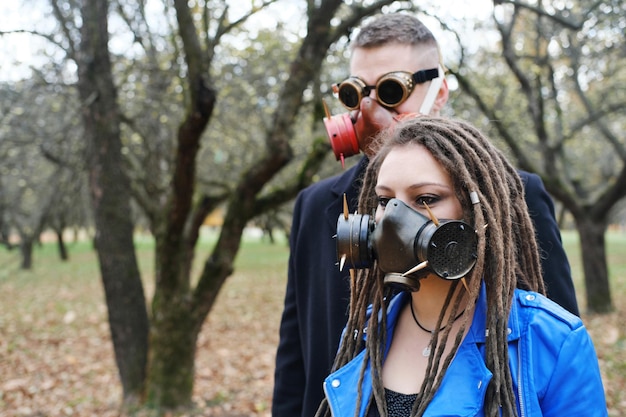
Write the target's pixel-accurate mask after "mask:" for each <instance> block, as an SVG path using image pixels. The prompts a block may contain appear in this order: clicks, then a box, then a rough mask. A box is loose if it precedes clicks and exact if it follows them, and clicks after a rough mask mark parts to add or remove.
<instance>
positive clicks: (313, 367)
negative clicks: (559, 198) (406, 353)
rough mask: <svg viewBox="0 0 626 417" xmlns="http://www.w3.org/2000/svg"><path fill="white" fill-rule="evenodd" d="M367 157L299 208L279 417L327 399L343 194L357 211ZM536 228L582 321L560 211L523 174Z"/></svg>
mask: <svg viewBox="0 0 626 417" xmlns="http://www.w3.org/2000/svg"><path fill="white" fill-rule="evenodd" d="M366 166H367V159H366V158H362V159H361V161H360V162H359V163H358V164H357V165H356V166H354V167H352V168H351V169H349V170H347V171H346V172H344V173H343V174H341V175H339V176H336V177H332V178H328V179H325V180H323V181H320V182H318V183H316V184H313V185H311V186H310V187H308V188H307V189H305V190H303V191H302V192H301V193H300V194H299V196H298V198H297V200H296V204H295V208H294V215H293V223H292V228H291V236H290V248H291V253H290V257H289V270H288V280H287V292H286V294H285V309H284V311H283V316H282V321H281V325H280V342H279V345H278V351H277V354H276V370H275V380H274V397H273V400H272V416H273V417H298V416H301V417H313V416H314V415H315V412H316V410H317V408H318V406H319V404H320V402H321V401H322V399H323V397H324V393H323V390H322V381H323V380H324V378H325V377H326V376H327V375H328V374H329V373H330V370H331V367H332V364H333V360H334V358H335V354H336V352H337V349H338V345H339V338H340V336H341V332H342V330H343V327H344V325H345V323H346V320H347V317H348V300H349V297H350V295H349V294H350V293H349V288H350V280H349V270H348V268H344V270H343V272H340V271H339V268H338V266H337V253H336V242H335V239H333V236H334V235H335V233H336V230H337V218H338V216H339V214H340V213H342V212H343V194H344V193H345V194H346V195H347V198H348V206H349V208H350V211H351V212H354V211H355V210H356V208H357V199H358V193H359V189H360V185H361V177H362V175H363V173H364V171H365V167H366ZM520 176H521V177H522V180H523V182H524V185H525V187H526V188H525V191H526V200H527V204H528V208H529V211H530V213H531V217H532V219H533V221H534V222H535V226H536V229H537V235H538V239H539V244H540V247H541V249H542V251H543V256H542V267H543V270H544V279H545V282H546V286H547V288H548V295H549V297H550V298H552V299H553V300H554V301H556V302H557V303H559V304H561V305H562V306H563V307H565V308H566V309H568V310H569V311H571V312H573V313H574V314H577V315H578V307H577V304H576V296H575V293H574V285H573V283H572V279H571V272H570V267H569V263H568V261H567V257H566V255H565V252H564V250H563V247H562V244H561V235H560V232H559V229H558V227H557V224H556V221H555V216H554V205H553V203H552V200H551V198H550V196H549V195H548V194H547V192H546V190H545V188H544V186H543V182H542V181H541V179H540V178H539V176H537V175H535V174H529V173H527V172H522V171H520Z"/></svg>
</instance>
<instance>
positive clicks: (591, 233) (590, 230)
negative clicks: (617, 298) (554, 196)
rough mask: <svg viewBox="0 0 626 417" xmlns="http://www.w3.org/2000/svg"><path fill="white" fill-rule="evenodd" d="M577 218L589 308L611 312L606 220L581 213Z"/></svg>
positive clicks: (601, 311) (600, 311)
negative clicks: (605, 238) (599, 219)
mask: <svg viewBox="0 0 626 417" xmlns="http://www.w3.org/2000/svg"><path fill="white" fill-rule="evenodd" d="M575 218H576V227H577V229H578V234H579V235H580V250H581V259H582V264H583V271H584V276H585V287H586V290H587V310H588V311H589V312H590V313H607V312H610V311H612V310H613V303H612V301H611V290H610V288H609V273H608V268H607V262H606V245H605V241H604V234H605V232H606V222H604V221H598V220H597V219H596V220H594V219H592V218H589V217H584V216H581V215H578V216H576V217H575Z"/></svg>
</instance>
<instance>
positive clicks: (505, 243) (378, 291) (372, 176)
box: [318, 117, 545, 417]
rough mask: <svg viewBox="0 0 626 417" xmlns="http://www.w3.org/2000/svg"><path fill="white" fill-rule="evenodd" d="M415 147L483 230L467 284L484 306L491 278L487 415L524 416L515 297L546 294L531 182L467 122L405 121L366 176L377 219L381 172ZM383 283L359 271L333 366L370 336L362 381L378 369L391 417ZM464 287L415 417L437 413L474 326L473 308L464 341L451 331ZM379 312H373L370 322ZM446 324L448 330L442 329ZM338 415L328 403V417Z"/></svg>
mask: <svg viewBox="0 0 626 417" xmlns="http://www.w3.org/2000/svg"><path fill="white" fill-rule="evenodd" d="M408 144H418V145H422V146H423V147H425V148H426V149H427V150H428V151H429V152H430V153H431V154H432V155H433V156H434V158H435V159H436V160H437V161H438V162H439V163H440V164H441V165H442V166H443V168H444V169H445V170H446V171H447V172H448V174H449V175H450V178H451V179H452V181H453V185H454V189H455V191H456V196H457V198H458V199H459V201H460V202H461V206H462V208H463V216H464V220H465V221H466V222H468V223H469V224H473V225H474V228H475V229H476V231H477V234H478V248H477V255H478V259H477V262H476V264H475V266H474V268H473V269H472V271H471V272H470V273H469V274H468V276H467V277H466V282H467V289H468V291H469V293H468V294H466V296H467V297H468V299H469V303H470V305H474V304H475V303H476V300H477V299H478V295H479V291H480V286H481V281H483V280H484V282H485V287H486V293H487V323H486V329H487V332H488V335H487V338H486V354H485V356H486V358H485V362H486V366H487V368H488V369H489V370H490V371H491V372H492V373H493V377H492V379H491V382H490V384H489V386H488V388H487V393H486V399H485V415H486V416H488V417H497V416H499V415H500V411H502V415H506V416H517V407H516V402H515V394H514V393H513V386H512V380H511V371H510V369H509V360H508V345H507V323H508V317H509V313H510V311H511V304H512V301H513V292H514V290H515V288H516V287H517V288H523V289H528V290H533V291H537V292H540V293H544V292H545V289H544V285H543V280H542V276H541V266H540V261H539V251H538V246H537V243H536V239H535V230H534V226H533V223H532V221H531V219H530V216H529V214H528V210H527V206H526V202H525V200H524V188H523V184H522V182H521V180H520V178H519V176H518V174H517V171H516V170H515V168H514V167H513V166H512V165H511V164H510V163H509V162H508V161H507V159H506V157H505V156H504V155H503V154H502V153H501V152H500V151H499V150H497V149H496V148H495V147H494V146H493V145H492V143H491V142H490V141H489V140H488V139H487V138H486V137H485V136H484V135H483V134H482V133H481V132H480V131H479V130H478V129H476V128H475V127H473V126H471V125H470V124H468V123H466V122H463V121H460V120H454V119H444V118H438V117H416V118H411V119H408V120H404V121H402V122H401V123H399V124H397V125H396V126H395V127H392V128H390V129H388V130H386V131H383V132H381V134H380V135H379V138H378V139H377V147H378V152H377V153H376V156H375V157H374V158H373V159H372V160H371V161H370V164H369V165H368V168H367V170H366V173H365V176H364V179H363V186H362V189H361V194H360V197H359V208H358V210H359V212H360V213H362V214H372V213H373V212H374V211H375V209H376V206H377V204H378V199H377V196H376V193H375V191H374V187H375V186H376V182H377V177H378V172H379V170H380V166H381V164H382V162H383V161H384V160H385V157H386V156H387V155H388V154H389V151H390V150H391V149H393V148H396V147H399V146H406V145H408ZM417 169H419V168H417ZM472 192H475V193H476V194H477V196H478V200H479V203H478V204H474V203H473V202H472V201H471V198H470V193H472ZM383 276H384V274H383V273H382V272H381V271H380V270H378V268H377V265H376V262H374V265H373V266H372V267H371V268H370V269H368V270H359V271H357V273H356V274H355V277H354V279H353V282H352V283H351V300H350V311H349V318H348V322H347V325H346V329H345V331H344V336H343V339H342V341H341V346H340V349H339V351H338V353H337V356H336V359H335V364H334V367H333V368H334V369H338V368H340V367H342V366H343V365H345V364H346V363H348V362H349V361H350V360H352V359H353V358H354V357H355V356H356V355H357V354H359V353H360V351H361V350H362V349H363V346H362V338H363V329H365V328H367V338H366V342H365V349H366V352H365V359H364V361H363V365H362V368H361V377H360V382H362V381H363V378H364V376H363V375H364V371H365V368H366V367H367V365H368V362H370V363H371V375H372V385H373V394H374V395H373V398H370V399H369V401H370V403H369V406H377V407H378V410H379V413H380V415H381V417H387V410H386V409H387V407H386V401H385V395H384V387H383V382H382V364H383V359H384V349H385V342H386V325H387V307H388V303H389V301H390V298H391V297H390V295H391V294H390V289H389V288H386V287H385V286H384V285H383ZM455 288H456V285H452V288H451V289H450V293H449V295H448V297H447V299H446V300H445V303H444V307H443V309H442V311H441V313H440V315H439V320H438V323H437V325H436V327H435V331H434V332H433V335H432V339H431V347H432V352H433V353H432V354H431V355H430V356H429V361H428V365H427V370H426V376H425V378H424V382H423V384H422V387H421V390H420V392H419V393H418V396H417V400H416V401H415V404H414V406H413V410H412V413H411V415H412V416H421V415H422V414H423V413H424V411H425V410H426V408H427V407H428V404H429V403H430V402H431V400H432V398H433V396H434V394H435V392H436V391H437V389H438V388H439V386H440V385H441V382H442V380H443V376H444V374H445V372H446V370H447V369H448V367H449V365H450V363H451V362H452V359H453V358H454V355H455V354H456V351H457V349H458V347H459V345H460V344H461V341H462V337H463V334H464V332H465V329H466V328H467V327H468V326H469V325H470V324H471V320H472V317H470V312H471V310H473V309H470V308H468V309H466V312H465V313H464V314H463V316H462V318H461V326H460V329H459V330H458V333H456V335H455V336H454V337H453V335H451V334H450V331H451V328H452V326H451V324H452V321H454V318H455V316H456V315H457V312H458V311H459V310H460V307H459V305H460V301H461V299H462V297H463V291H460V292H458V293H459V295H458V296H456V297H453V296H452V295H453V293H454V292H455ZM370 305H371V307H372V314H371V315H369V316H368V315H367V309H368V306H370ZM448 309H450V314H449V315H448V319H447V322H446V323H443V321H444V316H445V312H446V311H447V310H448ZM376 312H379V313H380V314H376ZM442 323H443V324H444V327H443V328H441V329H440V326H441V324H442ZM440 331H441V334H440V333H439V332H440ZM449 343H452V349H451V351H450V352H449V353H448V354H447V355H446V356H445V357H442V356H443V352H444V349H445V347H446V345H447V344H449ZM365 400H366V399H364V398H362V394H361V390H360V389H359V396H358V398H357V399H356V401H357V407H356V413H355V415H358V411H359V408H360V405H361V404H362V401H365ZM374 402H375V403H376V405H374V404H373V403H374ZM329 414H330V411H329V410H328V405H327V403H326V400H324V402H323V403H322V405H321V407H320V410H319V411H318V415H329Z"/></svg>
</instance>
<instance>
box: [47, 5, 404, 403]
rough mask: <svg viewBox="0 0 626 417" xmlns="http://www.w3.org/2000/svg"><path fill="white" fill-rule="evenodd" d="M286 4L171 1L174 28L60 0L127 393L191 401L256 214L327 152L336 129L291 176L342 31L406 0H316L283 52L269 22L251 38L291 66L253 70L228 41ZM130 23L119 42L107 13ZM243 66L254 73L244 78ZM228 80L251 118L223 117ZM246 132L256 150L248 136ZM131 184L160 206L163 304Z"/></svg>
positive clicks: (285, 194) (151, 399)
mask: <svg viewBox="0 0 626 417" xmlns="http://www.w3.org/2000/svg"><path fill="white" fill-rule="evenodd" d="M274 2H275V1H274V0H267V1H265V2H262V1H259V2H252V3H251V7H250V8H249V9H248V10H247V11H245V12H244V13H243V15H241V16H240V17H238V18H236V19H234V20H231V18H230V16H231V13H230V10H229V9H230V3H229V2H227V1H218V2H213V3H210V4H209V3H205V2H188V1H186V0H174V1H173V2H172V3H170V2H164V3H163V16H165V22H166V25H165V29H163V27H160V28H158V29H155V28H154V27H152V26H151V25H150V24H149V20H148V19H147V13H146V3H144V2H142V1H139V2H134V3H133V2H128V1H122V0H120V1H117V2H113V1H111V2H110V3H109V2H108V1H106V0H94V1H90V2H79V3H76V4H74V2H72V1H68V0H52V1H51V4H52V7H53V11H54V15H55V17H56V18H57V21H58V22H59V25H60V26H59V30H58V31H57V32H56V33H55V34H54V36H49V37H48V38H50V39H52V40H53V42H55V43H56V44H58V45H59V46H61V48H62V49H63V50H64V51H65V53H67V58H68V59H69V60H71V61H72V62H74V63H75V65H76V67H77V68H78V75H79V77H78V83H77V84H78V91H79V96H80V102H81V106H82V109H83V111H82V115H83V128H84V133H85V140H86V143H87V164H86V167H87V169H88V171H89V176H90V181H89V183H90V188H91V195H92V201H93V208H94V221H95V225H96V249H97V251H98V258H99V262H100V269H101V273H102V280H103V283H104V288H105V295H106V300H107V306H108V310H109V323H110V327H111V334H112V338H113V344H114V349H115V356H116V360H117V364H118V367H119V370H120V376H121V380H122V385H123V394H124V403H125V406H126V407H133V406H136V405H141V404H143V403H144V402H145V404H146V405H148V406H150V407H156V408H159V409H171V408H175V407H178V406H181V405H187V404H189V402H190V400H191V394H192V388H193V377H194V356H195V349H196V341H197V336H198V333H199V331H200V329H201V326H202V324H203V322H204V320H205V319H206V317H207V315H208V314H209V312H210V310H211V308H212V306H213V303H214V302H215V299H216V297H217V295H218V293H219V290H220V288H221V287H222V285H223V283H224V282H225V280H226V278H227V277H228V276H230V275H231V274H232V272H233V264H234V260H235V258H236V256H237V253H238V250H239V246H240V242H241V236H242V232H243V230H244V227H245V226H246V224H247V223H248V222H249V221H250V220H251V219H252V218H254V217H256V216H258V215H261V214H263V213H266V212H268V211H269V210H272V209H275V208H276V207H278V206H280V205H282V204H284V203H285V202H287V201H289V200H291V199H292V198H293V197H294V196H295V195H296V193H297V192H298V191H299V190H300V189H302V188H303V187H304V186H306V185H308V184H309V183H310V182H311V181H312V179H313V177H314V175H315V174H316V173H317V172H318V170H319V167H320V164H321V163H322V161H323V159H324V158H325V156H326V155H327V154H328V151H329V146H328V144H327V143H326V139H325V137H323V135H319V134H318V135H319V139H320V140H319V141H316V142H315V143H314V144H313V146H312V147H310V148H309V150H310V153H309V154H308V155H307V156H306V157H305V158H302V159H301V160H299V161H298V166H297V168H296V174H295V175H285V176H284V177H283V178H278V177H279V175H278V174H279V173H280V172H281V171H282V170H283V169H285V168H286V167H287V166H288V164H289V163H290V162H291V161H292V160H293V159H294V155H293V149H292V143H293V141H294V139H293V138H294V136H295V132H294V124H295V123H296V120H297V118H298V117H299V116H301V115H302V114H305V113H303V112H304V111H305V110H304V105H305V103H306V102H307V99H308V101H309V102H310V101H311V97H313V96H315V94H312V86H319V79H320V72H321V68H322V65H323V63H324V60H325V57H326V55H327V52H328V49H329V47H330V45H332V44H333V43H334V42H336V41H337V40H338V39H340V38H341V37H342V36H344V35H345V34H347V33H348V31H349V30H350V28H352V27H353V26H355V25H356V24H357V23H358V22H359V21H360V20H361V19H362V18H363V17H365V16H367V15H369V14H372V13H375V12H376V11H378V10H379V9H380V8H381V7H382V6H383V5H385V4H389V3H392V1H391V0H385V1H371V2H367V3H363V4H352V3H350V4H349V5H343V2H342V1H339V0H324V1H322V2H319V4H318V3H315V4H314V3H313V2H308V3H307V5H308V8H307V11H306V14H307V29H306V33H305V34H304V38H303V39H300V40H297V41H294V42H287V43H285V44H284V45H285V46H287V49H286V50H283V51H279V50H278V49H277V46H280V45H278V44H276V42H275V40H274V39H273V38H272V37H271V36H268V33H267V32H266V33H260V34H259V38H260V41H252V40H253V39H254V37H248V40H249V41H251V42H250V43H249V44H248V46H247V48H260V47H262V48H268V50H262V49H260V50H258V51H257V52H256V54H257V55H258V56H259V57H260V56H261V55H263V57H264V59H267V60H271V59H275V60H278V59H281V60H282V59H285V58H287V61H288V64H287V65H286V66H285V67H284V68H285V72H284V73H281V71H280V68H281V67H282V66H281V65H277V69H276V70H274V69H272V71H275V72H273V73H274V74H275V75H273V76H268V73H270V68H271V67H268V68H265V69H264V71H263V69H262V68H253V69H252V70H250V69H249V68H246V64H247V60H245V59H242V57H241V56H239V57H238V56H237V55H236V54H233V55H232V58H231V59H232V62H231V63H229V62H228V61H222V60H221V59H219V58H224V57H225V56H226V55H225V54H222V51H223V44H224V40H225V39H227V38H228V37H229V36H235V37H236V36H237V31H238V30H241V32H240V35H239V38H238V40H239V41H241V40H242V39H246V32H245V31H244V30H243V29H241V28H242V25H243V24H244V23H245V22H246V21H247V19H249V18H250V17H251V16H253V15H255V14H256V13H257V12H258V11H259V10H262V9H263V8H264V7H266V6H268V5H270V4H272V3H274ZM170 4H171V5H172V6H173V8H170ZM113 11H115V13H113ZM338 16H339V17H338ZM120 22H123V25H125V26H126V27H127V28H128V29H130V33H131V34H132V38H131V39H127V43H125V45H126V46H127V49H125V50H124V51H123V53H118V52H113V48H112V47H111V44H112V42H110V39H109V33H115V32H116V31H115V30H111V29H110V27H109V26H108V24H109V23H110V24H115V25H122V23H120ZM278 38H279V39H280V37H278ZM128 41H129V42H128ZM295 44H297V45H298V46H297V47H293V48H292V49H290V48H289V45H295ZM109 48H111V50H110V49H109ZM244 50H245V47H244ZM248 52H249V53H252V51H250V50H249V51H248ZM273 54H276V55H273ZM283 54H284V55H283ZM242 55H243V56H245V55H244V54H243V53H242ZM252 55H254V53H252ZM135 63H138V64H139V65H140V66H139V67H135V66H134V65H133V64H135ZM229 66H230V67H229ZM229 68H230V69H229ZM137 69H140V71H137ZM244 69H245V70H246V71H247V73H246V75H247V77H241V75H242V74H241V72H242V71H243V70H244ZM231 72H232V73H231ZM216 74H219V76H220V78H219V79H220V80H221V84H220V83H218V82H217V81H216V80H217V79H218V78H217V75H216ZM240 79H241V80H242V82H241V83H239V80H240ZM233 83H235V84H236V85H233ZM218 87H219V88H221V89H222V90H223V91H222V93H223V94H224V95H225V97H226V98H225V99H224V103H225V104H227V105H230V107H226V108H225V114H224V116H228V117H230V119H229V118H228V117H224V118H221V120H223V122H222V123H224V124H226V123H228V124H230V123H232V124H235V126H236V129H233V128H230V127H229V128H228V129H223V130H218V129H216V131H213V129H212V127H213V126H209V121H212V120H213V114H214V110H215V106H216V103H217V97H218V93H219V91H218ZM241 89H247V90H249V91H250V92H253V93H254V94H249V93H248V94H246V97H250V96H253V97H254V96H255V95H256V97H257V98H258V99H256V100H254V99H253V100H251V101H250V103H248V104H249V105H252V106H253V107H252V109H251V111H241V109H246V107H245V106H241V103H237V99H239V97H238V94H240V92H241V91H242V90H241ZM118 93H119V95H118ZM231 94H232V95H233V96H234V97H233V98H230V97H231ZM131 103H132V104H131ZM316 110H317V112H318V113H317V114H316V115H315V116H314V117H312V118H311V119H310V120H311V125H313V121H314V120H315V121H319V120H321V114H320V111H321V109H320V107H319V106H317V109H316ZM309 111H310V110H309ZM317 123H319V122H317ZM207 127H211V129H209V132H207ZM216 127H218V126H216ZM309 131H310V130H309ZM304 133H308V132H304ZM231 135H235V136H234V137H232V138H231V137H229V136H231ZM244 138H245V144H246V146H247V147H246V148H242V146H241V142H240V141H242V140H244ZM215 142H218V143H219V145H220V146H215ZM222 142H224V143H226V146H221V145H222ZM201 145H205V146H208V147H211V150H213V151H214V155H213V158H211V159H209V161H211V160H212V161H213V162H215V163H223V161H224V160H225V159H224V158H227V159H226V160H229V161H230V162H229V163H228V164H227V165H226V166H225V168H221V169H214V170H212V171H208V172H206V173H205V174H206V175H205V177H204V178H203V179H199V178H198V169H197V166H198V161H199V152H200V149H201ZM170 151H171V152H170ZM207 165H209V166H210V164H207ZM121 168H123V169H121ZM272 181H274V182H272ZM131 194H132V195H133V196H134V197H135V198H136V200H137V202H138V203H139V205H140V206H141V207H142V209H143V210H145V212H146V215H147V218H148V219H149V224H150V228H151V230H152V232H153V234H154V236H155V240H156V256H155V262H156V266H155V274H156V277H155V278H156V285H155V292H154V297H153V299H152V303H151V310H150V313H151V314H150V315H149V317H148V313H147V311H146V307H145V297H144V293H143V288H142V283H141V279H140V275H139V271H138V268H137V262H136V259H135V255H134V250H133V247H132V233H133V224H132V219H131V216H129V213H130V210H131V204H130V201H129V196H130V195H131ZM218 206H221V207H223V208H224V219H223V224H222V226H221V230H220V234H219V237H218V241H217V243H216V245H215V246H214V248H213V251H212V253H211V254H210V256H209V257H208V258H207V259H206V260H205V261H204V264H203V267H202V270H201V272H200V275H199V277H195V279H193V278H194V277H192V264H193V261H194V255H195V247H196V244H197V242H198V238H199V231H200V227H201V225H202V224H203V222H204V219H205V218H206V217H207V215H208V214H209V213H211V212H212V211H213V210H214V209H215V208H216V207H218ZM192 282H197V283H196V284H195V286H193V285H192ZM148 318H149V321H148Z"/></svg>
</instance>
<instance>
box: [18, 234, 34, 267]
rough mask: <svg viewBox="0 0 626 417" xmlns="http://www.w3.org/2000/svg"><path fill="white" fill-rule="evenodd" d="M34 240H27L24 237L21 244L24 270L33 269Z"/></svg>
mask: <svg viewBox="0 0 626 417" xmlns="http://www.w3.org/2000/svg"><path fill="white" fill-rule="evenodd" d="M33 240H34V239H32V238H25V237H24V236H22V239H21V243H20V252H21V254H22V265H21V268H22V269H24V270H30V269H31V268H32V267H33Z"/></svg>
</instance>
